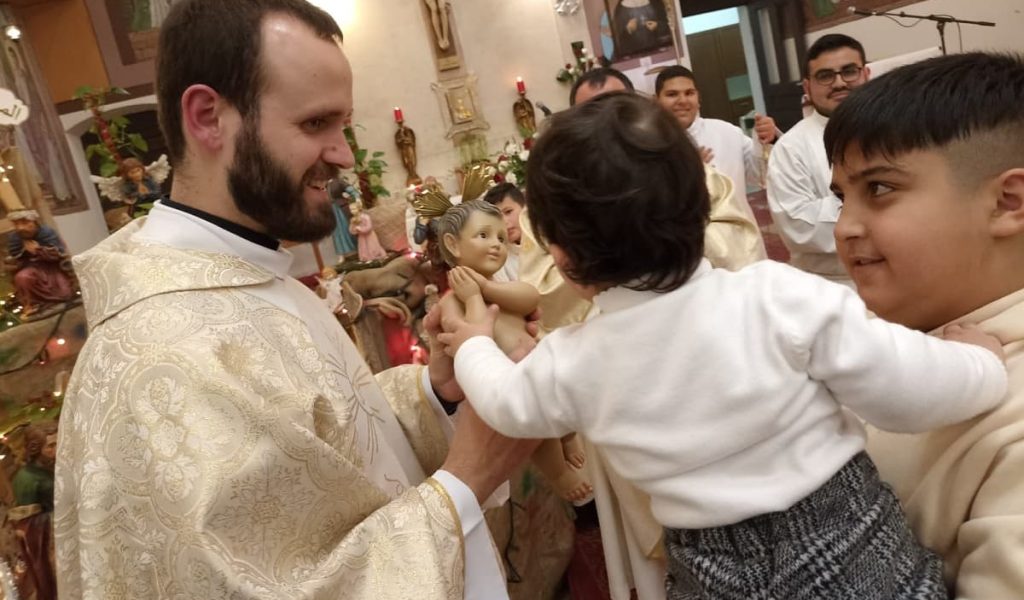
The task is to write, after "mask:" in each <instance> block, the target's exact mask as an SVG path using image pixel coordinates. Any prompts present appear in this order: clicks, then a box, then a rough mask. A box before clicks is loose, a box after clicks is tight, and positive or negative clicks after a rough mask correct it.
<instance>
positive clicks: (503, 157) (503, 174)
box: [493, 140, 530, 185]
mask: <svg viewBox="0 0 1024 600" xmlns="http://www.w3.org/2000/svg"><path fill="white" fill-rule="evenodd" d="M528 160H530V151H529V150H527V149H525V148H523V146H522V144H520V143H519V142H517V141H515V140H509V141H507V142H505V147H504V148H503V149H502V151H501V152H500V153H499V154H498V156H497V157H496V158H495V159H494V175H493V181H494V183H495V184H498V183H506V182H507V183H511V184H512V185H521V184H523V183H526V163H527V161H528Z"/></svg>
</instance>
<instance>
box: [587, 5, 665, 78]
mask: <svg viewBox="0 0 1024 600" xmlns="http://www.w3.org/2000/svg"><path fill="white" fill-rule="evenodd" d="M584 9H585V13H586V18H587V28H588V30H589V31H590V39H591V44H592V45H593V48H594V52H593V54H594V56H595V57H600V56H602V55H603V56H604V57H605V58H607V59H608V60H610V61H611V62H612V64H613V65H614V66H615V68H617V69H619V70H621V71H626V70H629V69H634V68H636V67H639V66H641V64H642V63H641V61H644V62H646V63H647V64H650V63H659V62H664V61H669V60H675V59H679V58H682V52H681V51H680V49H681V48H682V44H681V43H680V40H679V27H678V23H677V15H678V12H677V10H676V2H675V0H584Z"/></svg>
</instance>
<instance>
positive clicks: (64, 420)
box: [54, 221, 464, 600]
mask: <svg viewBox="0 0 1024 600" xmlns="http://www.w3.org/2000/svg"><path fill="white" fill-rule="evenodd" d="M140 228H141V224H140V222H138V221H137V222H136V223H134V224H132V225H129V226H127V227H125V228H123V229H122V230H120V231H119V232H118V233H116V234H115V235H113V236H112V237H111V238H108V240H106V241H105V242H103V243H102V244H100V245H99V246H97V247H96V248H94V249H93V250H90V251H89V252H87V253H85V254H83V255H82V256H80V257H78V258H77V259H76V265H75V266H76V270H77V272H78V274H79V278H80V279H81V284H82V290H83V296H84V299H85V303H86V310H87V314H88V317H89V323H90V329H91V331H90V336H89V340H88V341H87V343H86V345H85V347H84V348H83V349H82V352H81V354H80V357H79V361H78V364H77V365H76V367H75V371H74V374H73V376H72V378H71V381H70V383H69V388H68V392H67V395H66V400H65V404H64V411H63V414H62V416H61V424H60V435H59V441H58V460H57V469H56V494H55V495H56V498H55V503H56V510H55V516H54V532H55V539H56V553H57V564H58V580H59V589H60V596H61V598H88V599H97V600H98V599H104V600H116V599H122V598H123V599H129V598H131V599H139V598H181V599H186V598H189V599H191V598H204V599H214V598H275V599H285V598H374V599H384V598H395V599H399V598H401V599H404V598H445V599H448V598H461V597H462V595H463V585H464V550H463V547H462V543H463V542H462V538H461V535H462V534H461V526H460V524H459V522H458V518H457V513H456V512H455V508H454V505H453V504H452V502H451V500H450V498H449V497H448V495H447V494H446V493H445V491H444V488H443V487H442V486H441V485H440V484H438V483H437V482H435V481H433V480H432V479H427V480H426V481H424V474H429V473H433V472H434V471H435V470H437V468H439V466H440V465H441V463H442V462H443V460H444V457H445V454H446V452H447V441H446V437H445V433H444V430H443V429H442V425H441V423H440V421H439V420H438V418H437V416H436V413H435V412H434V409H433V408H432V407H431V406H430V405H429V404H428V402H427V399H426V396H425V395H424V393H423V390H422V389H421V387H420V385H421V384H420V381H421V379H420V376H421V371H420V369H419V368H418V367H405V368H397V369H392V370H390V371H387V372H385V373H382V374H380V375H379V376H378V377H377V378H376V379H375V378H374V377H373V376H372V375H371V374H370V372H369V369H368V368H367V367H366V364H365V362H364V361H363V360H362V359H361V357H360V356H359V355H358V352H357V351H356V350H355V348H354V346H353V345H352V344H351V342H350V341H349V340H348V338H347V337H346V336H345V335H344V332H343V330H342V329H341V328H340V326H338V324H337V323H336V322H332V325H333V327H331V326H325V327H324V328H323V330H316V331H312V330H311V327H310V326H309V324H308V323H304V322H303V320H302V319H299V318H297V317H296V316H295V315H294V314H292V313H290V312H288V311H286V310H282V308H280V307H279V306H277V305H275V304H274V303H272V302H268V301H267V299H266V298H265V297H261V295H260V294H259V293H253V291H254V290H260V289H263V288H265V287H266V286H273V285H284V284H288V285H291V284H294V285H298V284H297V283H296V282H294V280H290V281H287V282H286V281H282V278H281V277H279V276H276V275H275V274H274V273H271V272H269V271H267V270H265V269H263V268H261V267H259V266H257V265H255V264H253V263H251V262H248V261H245V260H243V259H241V258H238V257H235V256H231V255H228V254H220V253H207V252H199V251H194V250H183V249H180V248H175V247H171V246H165V245H158V244H152V243H145V242H143V241H139V239H138V238H135V239H133V236H134V234H135V233H137V232H138V231H139V229H140ZM275 277H276V281H275ZM299 302H300V303H301V302H302V301H301V300H300V301H299ZM298 308H301V309H303V310H305V309H306V308H307V307H298ZM324 310H325V309H324ZM331 345H333V346H331ZM331 348H333V349H331ZM410 463H415V464H410Z"/></svg>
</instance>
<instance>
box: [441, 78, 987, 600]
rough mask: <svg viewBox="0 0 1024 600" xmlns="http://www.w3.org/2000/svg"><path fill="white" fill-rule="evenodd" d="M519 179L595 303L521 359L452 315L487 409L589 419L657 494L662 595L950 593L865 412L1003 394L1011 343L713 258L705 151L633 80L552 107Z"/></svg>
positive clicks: (542, 227)
mask: <svg viewBox="0 0 1024 600" xmlns="http://www.w3.org/2000/svg"><path fill="white" fill-rule="evenodd" d="M527 188H528V189H529V190H530V193H529V194H528V196H527V208H528V210H529V213H530V217H531V219H532V221H531V222H532V226H533V229H534V232H535V233H536V235H537V237H538V239H540V240H543V241H544V242H545V243H546V244H547V246H548V248H549V249H550V251H551V255H552V257H553V258H554V260H555V263H556V264H557V265H558V267H559V270H560V271H561V272H562V273H563V274H564V275H565V277H566V279H567V280H568V281H569V282H571V283H572V285H574V286H575V287H576V288H577V290H578V291H579V293H580V294H581V295H583V296H584V297H586V298H588V299H591V298H592V299H593V301H594V303H595V304H596V305H597V306H599V307H600V314H599V315H598V316H596V317H594V318H593V319H591V320H589V321H587V322H585V323H582V324H580V325H576V326H570V327H565V328H562V329H559V330H557V331H555V332H553V333H551V334H550V335H548V336H547V337H545V338H544V339H543V340H542V341H541V342H540V344H539V345H538V346H537V348H536V349H535V350H534V351H533V352H532V353H531V354H530V355H528V356H527V357H526V358H525V359H523V360H522V361H521V362H519V363H518V364H515V363H513V362H512V361H510V360H509V359H508V358H506V356H505V355H504V353H503V352H502V351H501V350H500V349H498V347H497V346H496V345H495V343H494V342H493V340H492V339H491V338H490V337H489V335H490V334H491V332H492V329H493V319H494V315H495V314H496V311H494V310H493V307H492V308H491V309H489V312H488V313H487V314H485V315H483V317H482V318H480V319H476V318H474V316H473V315H469V316H467V321H463V320H460V319H457V318H456V319H453V320H452V321H451V322H449V323H446V324H445V329H446V331H450V332H451V333H446V334H442V335H441V336H439V339H440V341H441V342H442V343H444V344H447V345H448V351H449V352H451V353H454V354H455V355H456V357H455V371H456V377H457V379H458V381H459V383H460V385H461V386H462V389H463V390H464V391H465V393H466V397H467V398H468V400H469V402H471V403H472V405H473V406H474V408H476V410H477V412H478V413H479V414H480V416H481V417H482V418H483V419H484V420H485V421H486V422H488V423H489V424H490V425H491V426H492V427H494V428H495V429H497V430H498V431H500V432H502V433H504V434H506V435H510V436H514V437H524V438H537V437H557V436H560V435H564V434H566V433H568V432H571V431H578V432H580V433H581V434H583V435H585V436H586V437H587V438H588V439H589V440H591V441H592V442H593V443H594V444H595V445H596V446H597V447H599V448H600V449H601V451H602V453H603V455H604V457H605V459H606V460H607V461H608V463H609V464H610V465H611V467H612V468H613V469H615V471H616V472H617V473H620V474H621V475H622V476H624V477H626V478H628V479H629V480H630V481H632V482H633V483H634V484H635V485H636V486H637V487H638V488H640V489H641V490H642V491H644V492H645V493H647V494H648V495H650V497H651V509H652V511H653V513H654V515H655V517H656V518H657V519H658V521H659V522H660V523H661V524H662V525H663V526H664V527H665V545H666V551H667V555H668V558H669V565H668V582H667V590H668V594H667V595H668V598H669V599H676V600H678V599H683V598H687V599H690V598H698V597H699V598H707V599H726V598H728V599H730V600H731V599H740V598H743V599H745V598H754V597H765V596H768V597H775V598H798V597H820V598H832V599H834V598H844V599H847V598H848V599H851V600H852V599H854V598H857V599H858V600H864V599H868V600H870V599H879V600H880V599H882V598H885V599H887V600H892V599H894V598H895V599H910V598H944V597H945V593H946V592H945V585H944V583H943V581H942V564H941V561H940V560H939V558H938V557H937V556H936V555H935V554H934V553H932V552H931V551H929V550H927V549H925V548H924V547H922V546H920V545H919V544H918V543H917V541H916V540H915V539H914V537H913V534H912V533H911V532H910V529H909V528H908V526H907V523H906V520H905V518H904V516H903V513H902V512H901V510H900V506H899V503H898V502H897V500H896V498H895V496H894V495H893V494H892V492H891V490H890V489H889V488H887V487H884V486H883V485H882V484H881V483H880V481H879V479H878V474H877V472H876V471H875V468H874V465H873V463H872V462H871V460H870V459H869V458H868V457H867V455H866V454H865V453H864V444H865V439H864V438H865V436H864V429H863V427H862V425H861V423H860V420H859V419H858V418H857V417H855V416H854V415H853V413H856V414H857V415H859V416H860V417H862V418H863V419H865V420H867V421H868V422H870V423H872V424H874V425H877V426H879V427H882V428H885V429H889V430H895V431H923V430H927V429H931V428H935V427H940V426H943V425H945V424H948V423H954V422H957V421H961V420H965V419H968V418H970V417H972V416H974V415H977V414H979V413H981V412H984V411H986V410H989V409H991V408H993V407H994V406H995V405H996V404H997V403H998V402H999V400H1000V397H1001V396H1002V394H1003V393H1004V392H1005V390H1006V385H1007V381H1006V379H1007V378H1006V370H1005V368H1004V366H1003V362H1002V360H1001V356H1002V348H1001V346H1000V345H999V342H998V340H996V339H995V338H994V337H991V336H988V335H985V334H982V333H981V332H980V331H978V330H976V329H974V328H969V327H955V328H951V329H949V330H947V332H946V338H947V340H958V341H947V340H941V339H937V338H934V337H929V336H927V335H925V334H923V333H921V332H917V331H913V330H910V329H907V328H905V327H902V326H899V325H893V324H890V323H887V322H885V321H882V320H879V319H869V318H868V317H867V316H866V315H867V311H866V310H865V308H864V303H863V302H862V301H861V300H860V299H859V298H858V297H857V295H856V294H855V293H854V292H853V291H852V290H850V289H849V288H847V287H845V286H841V285H836V284H834V283H830V282H828V281H825V280H824V279H822V278H820V277H816V276H812V275H808V274H806V273H803V272H801V271H799V270H796V269H793V268H791V267H789V266H786V265H783V264H779V263H776V262H771V261H762V262H760V263H757V264H755V265H752V266H750V267H747V268H745V269H742V270H740V271H737V272H730V271H726V270H722V269H712V268H711V267H710V265H709V264H708V262H707V261H706V260H705V259H703V258H702V257H701V247H702V244H703V236H704V225H705V223H706V222H707V218H708V211H709V207H708V194H707V188H706V186H705V184H704V169H703V166H702V164H701V160H700V157H699V155H698V151H697V150H696V149H695V147H694V146H693V144H691V143H690V142H689V140H688V139H687V137H686V133H685V131H684V130H683V129H682V128H681V127H679V124H678V123H677V122H676V120H675V119H673V118H672V116H671V115H669V114H667V113H666V112H665V111H663V110H661V109H660V108H658V107H656V106H654V105H653V104H651V103H650V102H648V101H645V100H644V99H642V98H638V97H636V96H629V95H610V96H605V97H602V98H598V99H596V100H593V101H591V102H588V103H585V104H582V105H579V106H577V107H575V108H573V109H570V110H569V111H566V112H564V113H561V114H559V115H556V116H555V117H553V118H552V119H551V122H550V126H549V127H548V128H547V129H546V131H545V132H544V133H543V134H542V135H541V137H540V139H539V140H538V141H537V144H536V146H535V147H534V150H533V153H532V154H531V157H530V164H529V170H528V175H527ZM680 198H683V199H684V201H682V202H681V201H680ZM609 239H615V240H616V246H615V249H616V250H615V251H613V252H609V251H608V248H609V246H608V243H607V240H609ZM847 409H849V410H847ZM851 411H852V412H851ZM865 515H871V517H872V518H871V519H870V520H869V519H866V518H865ZM783 547H784V548H785V551H784V552H783V551H782V550H781V549H782V548H783ZM779 556H784V557H785V558H783V559H781V560H779V559H778V558H777V557H779Z"/></svg>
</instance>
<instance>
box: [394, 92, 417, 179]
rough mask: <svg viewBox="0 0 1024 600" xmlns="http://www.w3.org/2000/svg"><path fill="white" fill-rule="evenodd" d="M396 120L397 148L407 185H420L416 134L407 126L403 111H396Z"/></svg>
mask: <svg viewBox="0 0 1024 600" xmlns="http://www.w3.org/2000/svg"><path fill="white" fill-rule="evenodd" d="M395 119H396V121H395V123H396V125H398V129H397V130H396V131H395V146H397V147H398V153H399V155H400V156H401V157H402V166H403V167H405V174H406V177H405V185H407V186H410V185H419V184H421V183H423V180H422V179H421V178H420V176H419V175H417V174H416V132H415V131H413V130H412V129H410V128H409V127H406V126H405V119H404V118H403V117H402V111H401V109H398V108H396V109H395Z"/></svg>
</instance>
